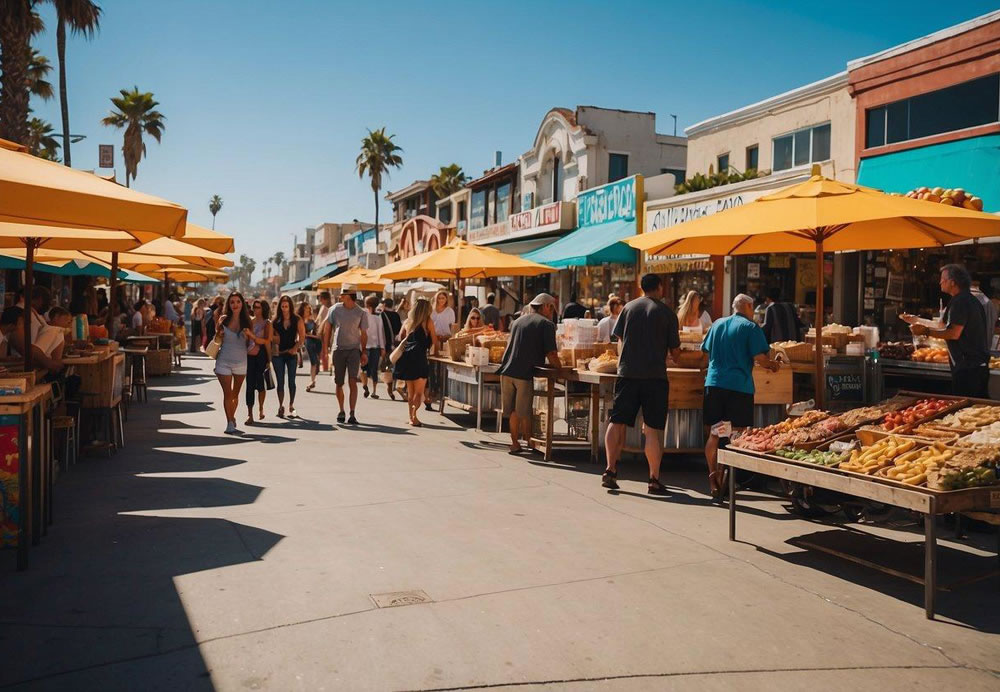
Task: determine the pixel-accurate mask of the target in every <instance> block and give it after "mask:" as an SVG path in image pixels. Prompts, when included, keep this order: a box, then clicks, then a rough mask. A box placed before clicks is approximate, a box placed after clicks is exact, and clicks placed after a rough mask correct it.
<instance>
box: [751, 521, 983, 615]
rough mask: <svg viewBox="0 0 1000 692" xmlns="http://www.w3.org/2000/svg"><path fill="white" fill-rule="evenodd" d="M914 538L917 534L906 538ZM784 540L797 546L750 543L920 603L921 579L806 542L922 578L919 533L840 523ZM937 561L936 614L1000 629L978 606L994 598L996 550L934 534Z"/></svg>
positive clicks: (799, 563)
mask: <svg viewBox="0 0 1000 692" xmlns="http://www.w3.org/2000/svg"><path fill="white" fill-rule="evenodd" d="M914 538H917V539H919V540H916V541H914V540H912V539H914ZM908 539H910V540H908ZM786 544H787V545H790V546H793V547H795V548H799V549H800V550H799V552H795V553H777V552H774V551H772V550H768V549H767V548H763V547H760V546H755V547H756V549H757V550H758V551H760V552H761V553H764V554H766V555H769V556H771V557H774V558H777V559H779V560H783V561H785V562H788V563H791V564H794V565H797V566H800V567H809V568H811V569H814V570H816V571H819V572H823V573H825V574H829V575H831V576H834V577H837V578H839V579H844V580H846V581H849V582H851V583H853V584H858V585H860V586H863V587H865V588H867V589H870V590H872V591H877V592H879V593H882V594H885V595H887V596H891V597H893V598H895V599H897V600H900V601H903V602H905V603H909V604H910V605H913V606H915V607H917V608H919V609H923V606H924V589H923V586H922V585H920V584H917V583H914V582H912V581H909V580H907V579H904V578H902V577H897V576H893V575H890V574H886V573H883V572H880V571H878V570H877V569H875V568H874V567H869V566H866V565H861V564H857V563H855V562H852V561H850V560H848V559H845V558H842V557H838V556H836V555H831V554H829V553H826V552H823V551H822V550H817V549H816V548H814V547H812V546H811V545H809V544H813V545H816V546H820V547H823V548H826V549H827V550H836V551H838V552H840V553H842V554H846V555H851V556H854V557H856V558H860V559H863V560H867V561H869V562H872V563H875V564H878V565H881V566H884V567H889V568H892V569H894V570H897V571H899V572H904V573H906V574H909V575H911V576H914V577H918V578H923V574H924V571H923V564H924V545H923V540H922V535H920V534H916V533H913V534H911V535H906V534H905V533H904V534H902V535H897V536H893V537H891V538H885V537H882V536H876V535H873V534H870V533H868V532H866V531H861V530H858V529H852V528H851V527H846V526H845V527H843V528H839V529H830V530H824V531H815V532H813V533H809V534H805V535H802V536H796V537H794V538H790V539H788V540H787V541H786ZM937 565H938V587H939V590H938V593H937V598H936V611H937V614H938V615H940V616H942V617H947V618H950V619H952V620H955V621H956V622H958V623H960V626H965V627H969V628H972V629H975V630H978V631H980V632H987V633H990V634H997V633H1000V611H998V610H997V609H996V608H992V607H983V606H984V604H986V603H992V602H994V601H995V600H996V590H997V586H998V584H1000V576H998V575H997V574H996V566H997V558H996V555H975V554H973V553H970V552H967V551H965V550H960V549H958V548H955V547H952V545H949V542H946V541H944V540H942V539H941V538H939V539H938V548H937ZM991 572H992V573H993V575H992V576H990V577H988V578H986V579H983V580H981V581H976V582H973V583H971V584H965V585H961V586H955V588H954V589H953V590H949V591H944V590H941V587H948V586H949V584H954V583H956V582H960V581H962V580H964V579H967V578H970V577H976V576H979V575H985V574H990V573H991Z"/></svg>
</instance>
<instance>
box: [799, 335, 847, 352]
mask: <svg viewBox="0 0 1000 692" xmlns="http://www.w3.org/2000/svg"><path fill="white" fill-rule="evenodd" d="M852 336H854V335H853V334H824V335H823V344H824V345H828V346H833V347H834V348H835V349H837V353H843V352H844V351H845V350H846V349H847V342H849V341H850V340H851V337H852ZM806 341H807V342H809V343H810V344H815V343H816V335H815V334H813V335H812V336H809V335H807V336H806Z"/></svg>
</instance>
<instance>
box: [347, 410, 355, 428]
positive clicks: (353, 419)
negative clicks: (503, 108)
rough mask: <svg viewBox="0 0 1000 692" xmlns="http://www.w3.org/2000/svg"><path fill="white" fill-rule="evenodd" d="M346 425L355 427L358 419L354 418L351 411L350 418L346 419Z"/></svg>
mask: <svg viewBox="0 0 1000 692" xmlns="http://www.w3.org/2000/svg"><path fill="white" fill-rule="evenodd" d="M347 424H348V425H357V424H358V419H357V418H355V417H354V411H351V417H350V418H348V419H347Z"/></svg>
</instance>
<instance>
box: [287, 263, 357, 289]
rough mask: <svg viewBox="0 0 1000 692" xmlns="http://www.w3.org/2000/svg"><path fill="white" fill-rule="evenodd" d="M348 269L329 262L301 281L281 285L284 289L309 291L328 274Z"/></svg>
mask: <svg viewBox="0 0 1000 692" xmlns="http://www.w3.org/2000/svg"><path fill="white" fill-rule="evenodd" d="M344 269H346V267H342V266H340V265H339V264H337V263H336V262H334V263H333V264H328V265H326V266H324V267H320V268H319V269H315V270H313V272H312V274H310V275H309V276H307V277H306V278H304V279H302V280H301V281H296V282H294V283H290V284H285V285H284V286H282V287H281V290H282V291H308V290H310V289H311V288H312V287H313V284H314V283H316V282H317V281H319V280H321V279H325V278H326V277H328V276H333V275H335V274H339V273H340V272H341V271H343V270H344Z"/></svg>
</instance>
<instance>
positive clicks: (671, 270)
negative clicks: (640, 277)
mask: <svg viewBox="0 0 1000 692" xmlns="http://www.w3.org/2000/svg"><path fill="white" fill-rule="evenodd" d="M714 268H715V263H714V262H712V260H710V259H705V258H704V257H699V256H693V258H692V259H668V260H652V261H649V262H646V271H647V272H650V273H651V274H679V273H680V272H710V271H712V270H713V269H714Z"/></svg>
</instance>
